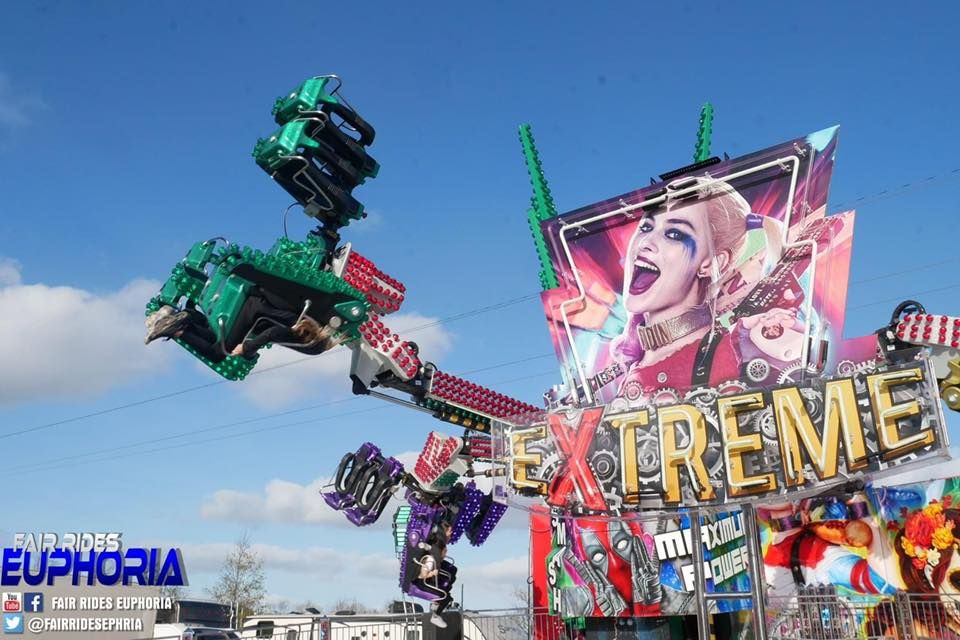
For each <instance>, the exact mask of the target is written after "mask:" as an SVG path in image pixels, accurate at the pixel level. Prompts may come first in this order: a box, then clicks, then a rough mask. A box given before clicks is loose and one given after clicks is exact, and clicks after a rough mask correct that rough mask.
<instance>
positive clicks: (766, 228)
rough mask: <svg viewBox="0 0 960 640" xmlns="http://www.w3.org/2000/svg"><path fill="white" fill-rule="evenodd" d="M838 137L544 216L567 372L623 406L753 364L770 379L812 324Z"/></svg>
mask: <svg viewBox="0 0 960 640" xmlns="http://www.w3.org/2000/svg"><path fill="white" fill-rule="evenodd" d="M835 143H836V130H835V129H830V130H826V131H824V132H819V133H817V134H813V135H811V136H808V137H806V138H801V139H798V140H794V141H791V142H790V143H787V144H785V145H780V146H778V147H774V148H772V149H769V150H766V151H764V152H760V153H758V154H753V155H752V156H748V157H746V158H742V159H738V160H732V161H729V162H726V163H721V164H720V165H716V166H715V167H711V168H710V174H704V175H700V176H692V177H682V178H678V179H675V180H672V181H669V182H666V183H659V184H657V185H653V186H652V187H650V188H648V189H643V190H640V191H637V192H633V193H630V194H625V195H624V196H621V197H619V198H616V199H612V200H608V201H605V202H602V203H599V204H597V205H592V206H591V207H587V208H584V209H580V210H577V211H574V212H571V213H569V214H565V215H563V216H560V217H559V218H556V219H552V220H548V221H546V222H544V233H545V236H546V237H547V238H548V241H549V242H548V246H549V248H550V251H551V256H552V258H553V261H554V267H555V269H556V270H557V272H558V273H559V274H561V280H562V282H563V284H562V285H561V286H560V287H559V288H557V289H553V290H550V291H547V292H545V293H544V294H543V302H544V307H545V311H546V315H547V318H548V321H549V326H550V331H551V336H552V338H553V340H554V345H555V348H556V350H557V353H558V355H559V356H560V357H561V360H562V361H563V362H564V363H565V364H566V365H568V370H567V371H566V377H567V379H568V380H569V379H570V378H574V379H576V380H579V381H581V383H582V382H586V386H589V387H590V388H591V390H592V391H594V392H595V393H596V396H598V399H599V400H601V401H605V402H609V401H611V400H613V399H615V398H620V399H625V400H626V405H627V407H629V406H631V405H633V404H636V403H638V402H640V401H641V400H643V401H645V400H647V399H649V398H650V396H651V394H653V393H655V392H656V391H657V390H668V391H674V392H679V393H682V392H684V391H687V390H689V389H692V388H695V387H701V386H718V385H720V384H721V383H723V382H727V381H737V380H740V379H742V378H744V377H745V376H747V375H748V374H749V377H750V380H751V382H752V383H754V384H775V383H776V382H778V376H779V374H780V373H782V372H783V371H784V370H787V369H789V368H790V367H795V366H796V365H797V364H798V363H799V362H800V359H801V356H802V355H806V354H805V353H804V351H803V350H804V344H805V337H806V336H808V334H809V333H810V326H811V325H812V324H813V323H814V322H816V321H817V319H816V317H815V316H816V313H815V310H814V308H813V306H812V304H811V303H812V302H813V300H812V290H813V286H812V284H813V283H812V268H811V267H812V265H813V259H814V256H815V255H816V254H820V253H821V252H824V251H826V250H827V249H828V248H829V247H830V246H831V242H832V240H833V238H834V237H836V235H837V233H838V231H839V230H841V229H842V228H843V224H842V223H841V224H839V225H838V224H837V221H833V220H832V218H833V217H831V218H830V219H827V220H824V215H825V203H826V191H827V185H828V183H829V176H830V173H831V169H832V165H833V151H834V149H835ZM724 176H731V178H730V179H729V180H728V179H725V178H724ZM658 194H659V195H658ZM652 196H656V197H661V196H662V197H661V199H660V200H658V201H657V202H655V203H654V204H651V205H647V206H644V207H643V208H635V209H632V210H628V211H627V212H626V213H616V212H617V211H620V210H621V209H624V207H625V206H626V207H629V205H630V204H631V203H632V204H637V203H640V202H646V201H647V200H649V199H650V198H651V197H652ZM608 214H609V216H608ZM604 216H608V217H604ZM848 257H849V256H847V258H848ZM839 266H840V267H841V268H843V266H844V265H843V264H842V263H839ZM577 280H579V283H580V284H582V291H583V295H582V297H581V295H580V286H579V284H578V282H577ZM819 282H820V279H819V278H818V283H819ZM844 282H845V275H844ZM842 294H845V291H843V292H839V295H842ZM836 307H837V305H834V306H833V307H831V308H836ZM837 311H838V312H839V313H842V304H841V305H839V309H838V310H837ZM831 320H836V322H830V323H828V322H822V325H823V326H827V325H828V324H842V318H837V319H831ZM567 325H569V330H568V327H567ZM571 362H572V363H574V364H573V365H572V366H569V365H570V363H571ZM577 363H579V365H580V373H577V372H576V368H577V367H576V364H577ZM570 371H573V372H574V373H570ZM581 386H582V385H581ZM621 404H623V402H621ZM623 408H626V407H623Z"/></svg>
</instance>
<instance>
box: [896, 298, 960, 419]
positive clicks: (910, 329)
mask: <svg viewBox="0 0 960 640" xmlns="http://www.w3.org/2000/svg"><path fill="white" fill-rule="evenodd" d="M877 338H878V342H879V345H880V352H881V353H882V354H883V356H884V357H885V358H886V359H887V360H891V361H892V360H896V359H897V358H899V357H901V356H902V355H903V354H912V353H914V352H915V351H916V350H917V349H918V348H926V349H927V350H928V351H929V354H930V360H931V362H932V363H933V369H934V373H935V375H936V376H937V380H938V381H939V383H940V397H941V398H942V399H943V401H944V403H945V404H946V405H947V407H949V408H950V409H952V410H954V411H960V317H956V316H946V315H933V314H929V313H927V312H926V309H924V307H923V305H922V304H920V303H919V302H915V301H913V300H906V301H904V302H902V303H900V304H899V305H898V306H897V307H896V309H894V311H893V315H892V316H891V318H890V324H889V325H887V326H886V327H883V328H882V329H880V330H879V331H877Z"/></svg>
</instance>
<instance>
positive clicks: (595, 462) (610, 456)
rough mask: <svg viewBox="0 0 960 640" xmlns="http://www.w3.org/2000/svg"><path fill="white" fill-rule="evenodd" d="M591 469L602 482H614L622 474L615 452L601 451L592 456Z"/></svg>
mask: <svg viewBox="0 0 960 640" xmlns="http://www.w3.org/2000/svg"><path fill="white" fill-rule="evenodd" d="M590 467H591V468H592V469H593V473H594V474H595V475H596V476H597V480H599V481H600V482H609V481H610V480H613V479H614V478H615V477H617V475H619V472H620V464H619V463H618V462H617V456H616V455H614V453H613V451H607V450H601V451H597V452H596V453H594V454H593V455H592V456H590Z"/></svg>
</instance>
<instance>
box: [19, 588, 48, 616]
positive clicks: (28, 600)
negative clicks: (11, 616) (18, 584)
mask: <svg viewBox="0 0 960 640" xmlns="http://www.w3.org/2000/svg"><path fill="white" fill-rule="evenodd" d="M23 610H24V611H26V612H27V613H43V594H42V593H36V592H33V593H25V594H23Z"/></svg>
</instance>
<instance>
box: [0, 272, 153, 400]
mask: <svg viewBox="0 0 960 640" xmlns="http://www.w3.org/2000/svg"><path fill="white" fill-rule="evenodd" d="M158 288H159V285H158V283H156V282H151V281H147V280H134V281H133V282H130V283H129V284H127V285H125V286H124V287H122V288H121V289H119V290H118V291H113V292H109V293H106V294H95V293H91V292H89V291H85V290H83V289H77V288H73V287H61V286H50V285H46V284H23V281H22V278H21V272H20V266H19V264H18V263H16V262H15V261H12V260H9V259H0V335H3V336H6V337H7V339H5V340H2V341H0V362H3V363H8V366H4V367H2V368H0V406H2V405H5V404H6V405H9V404H15V403H20V402H28V401H31V400H37V399H53V398H70V397H82V396H87V395H92V394H99V393H103V392H105V391H107V390H108V389H110V388H111V387H113V386H115V385H119V384H124V383H127V382H129V381H131V380H133V379H135V378H137V377H139V376H142V375H145V374H148V373H152V372H153V371H155V370H156V369H157V368H158V367H161V366H163V365H164V364H165V363H166V362H167V361H168V357H169V350H168V349H147V348H145V347H144V345H143V335H144V326H143V318H144V315H143V309H144V305H145V304H146V302H147V300H149V299H150V297H151V296H152V295H153V294H154V293H156V291H157V289H158ZM14 363H15V364H14Z"/></svg>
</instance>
